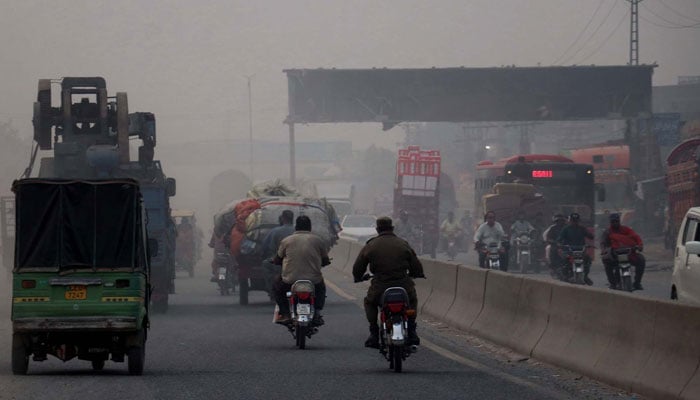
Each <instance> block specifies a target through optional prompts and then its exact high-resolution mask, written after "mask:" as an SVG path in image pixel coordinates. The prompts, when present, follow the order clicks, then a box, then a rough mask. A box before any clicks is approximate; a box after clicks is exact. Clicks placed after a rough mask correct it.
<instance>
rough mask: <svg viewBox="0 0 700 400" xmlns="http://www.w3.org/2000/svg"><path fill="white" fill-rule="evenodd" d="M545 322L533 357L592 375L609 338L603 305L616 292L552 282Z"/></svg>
mask: <svg viewBox="0 0 700 400" xmlns="http://www.w3.org/2000/svg"><path fill="white" fill-rule="evenodd" d="M551 285H552V299H551V302H550V307H549V323H548V325H547V329H546V330H545V333H544V335H543V336H542V339H540V341H539V342H538V343H537V346H535V348H534V350H533V352H532V355H533V356H534V357H535V358H538V359H541V360H543V361H547V362H550V363H552V364H555V365H559V366H562V367H565V368H569V369H572V370H575V371H579V372H582V373H584V374H586V375H588V376H593V374H594V372H595V364H596V362H597V361H598V359H600V357H601V355H602V354H603V353H604V352H605V350H606V348H607V347H608V344H609V343H610V341H611V335H610V333H609V331H608V329H607V327H606V325H608V324H611V323H613V321H610V320H609V317H610V313H609V312H608V310H607V305H608V304H611V302H612V300H613V299H612V297H614V296H617V295H618V294H616V293H614V292H612V291H609V292H608V291H602V290H598V289H590V288H587V287H580V286H576V285H571V284H567V283H560V282H552V283H551Z"/></svg>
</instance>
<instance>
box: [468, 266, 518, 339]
mask: <svg viewBox="0 0 700 400" xmlns="http://www.w3.org/2000/svg"><path fill="white" fill-rule="evenodd" d="M522 281H523V278H522V277H521V276H516V275H512V274H508V273H506V272H501V271H489V272H488V274H487V275H486V290H485V292H484V306H483V308H482V310H481V313H480V314H479V316H478V317H477V318H476V320H475V321H474V323H473V324H472V326H471V329H470V330H471V331H472V332H473V333H475V334H476V335H478V336H481V337H483V338H486V339H488V340H490V341H492V342H494V343H498V344H501V345H508V343H509V342H510V335H511V333H512V332H513V324H514V322H515V317H516V313H517V309H518V296H519V295H520V287H521V285H522Z"/></svg>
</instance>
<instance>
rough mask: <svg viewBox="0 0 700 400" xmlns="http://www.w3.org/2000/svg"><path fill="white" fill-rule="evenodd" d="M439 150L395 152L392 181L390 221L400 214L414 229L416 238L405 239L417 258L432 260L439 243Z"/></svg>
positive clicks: (413, 149)
mask: <svg viewBox="0 0 700 400" xmlns="http://www.w3.org/2000/svg"><path fill="white" fill-rule="evenodd" d="M441 161H442V159H441V157H440V151H439V150H421V148H420V147H418V146H408V148H406V149H399V157H398V159H397V161H396V179H395V181H394V218H395V219H398V218H399V214H400V213H401V212H402V211H405V212H407V213H408V218H409V220H410V221H411V222H412V224H413V225H414V227H416V228H417V232H419V233H418V237H417V238H407V239H409V242H413V243H412V244H413V247H414V249H415V250H416V252H417V253H419V254H430V255H431V256H432V257H435V255H436V252H437V246H438V242H439V239H440V220H439V218H440V214H439V213H440V165H441Z"/></svg>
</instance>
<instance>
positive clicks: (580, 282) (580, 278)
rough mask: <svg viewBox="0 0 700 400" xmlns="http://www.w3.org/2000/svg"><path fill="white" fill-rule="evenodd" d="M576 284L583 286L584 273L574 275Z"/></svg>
mask: <svg viewBox="0 0 700 400" xmlns="http://www.w3.org/2000/svg"><path fill="white" fill-rule="evenodd" d="M574 283H575V284H577V285H583V284H584V281H583V273H582V272H576V273H574Z"/></svg>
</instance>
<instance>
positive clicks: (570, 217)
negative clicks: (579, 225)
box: [569, 213, 581, 221]
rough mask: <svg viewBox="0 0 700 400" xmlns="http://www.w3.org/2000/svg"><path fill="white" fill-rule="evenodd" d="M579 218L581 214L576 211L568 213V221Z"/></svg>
mask: <svg viewBox="0 0 700 400" xmlns="http://www.w3.org/2000/svg"><path fill="white" fill-rule="evenodd" d="M580 219H581V216H580V215H578V213H571V214H569V221H578V220H580Z"/></svg>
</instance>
